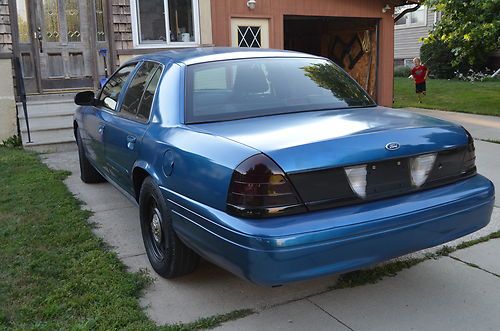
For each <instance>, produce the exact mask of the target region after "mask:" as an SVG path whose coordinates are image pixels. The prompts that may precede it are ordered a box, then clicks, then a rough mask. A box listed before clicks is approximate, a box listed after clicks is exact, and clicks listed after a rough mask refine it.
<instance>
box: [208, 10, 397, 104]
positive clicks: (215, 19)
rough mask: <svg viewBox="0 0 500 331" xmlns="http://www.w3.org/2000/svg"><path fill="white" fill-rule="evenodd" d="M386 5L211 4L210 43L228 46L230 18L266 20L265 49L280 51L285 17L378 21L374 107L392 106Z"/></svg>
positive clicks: (389, 23) (391, 48) (390, 20)
mask: <svg viewBox="0 0 500 331" xmlns="http://www.w3.org/2000/svg"><path fill="white" fill-rule="evenodd" d="M386 3H388V1H382V0H373V1H366V0H349V1H346V0H309V1H302V0H258V1H257V6H256V8H255V9H254V10H250V9H248V8H247V6H246V1H234V0H212V29H213V42H214V44H215V45H216V46H228V45H231V31H230V26H231V25H230V22H231V18H240V17H243V18H252V17H253V18H267V19H269V34H270V36H269V45H270V47H271V48H277V49H283V48H284V31H283V30H284V29H283V22H284V16H285V15H305V16H331V17H353V18H356V17H358V18H359V17H363V18H376V19H379V20H380V21H379V22H380V24H379V38H380V39H379V63H378V66H379V67H378V68H379V70H378V84H377V86H378V88H377V91H378V95H377V100H378V103H379V104H381V105H384V106H391V105H392V93H393V92H392V90H393V78H392V76H393V61H394V58H393V56H394V44H393V42H394V19H393V17H392V14H393V12H392V11H388V12H386V13H383V12H382V8H383V7H384V5H385V4H386Z"/></svg>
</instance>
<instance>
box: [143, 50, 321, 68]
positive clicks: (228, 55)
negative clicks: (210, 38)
mask: <svg viewBox="0 0 500 331" xmlns="http://www.w3.org/2000/svg"><path fill="white" fill-rule="evenodd" d="M263 57H300V58H311V57H313V58H318V56H315V55H311V54H305V53H300V52H294V51H285V50H276V49H269V48H238V47H198V48H183V49H176V50H168V51H162V52H157V53H151V54H147V55H142V56H140V57H137V58H135V59H134V60H146V61H147V60H151V61H157V62H160V63H163V64H167V63H169V62H174V63H182V64H185V65H190V64H196V63H204V62H213V61H222V60H233V59H244V58H263Z"/></svg>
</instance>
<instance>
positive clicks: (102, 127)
mask: <svg viewBox="0 0 500 331" xmlns="http://www.w3.org/2000/svg"><path fill="white" fill-rule="evenodd" d="M104 128H105V126H104V125H102V124H101V125H99V127H98V128H97V132H99V134H103V133H104Z"/></svg>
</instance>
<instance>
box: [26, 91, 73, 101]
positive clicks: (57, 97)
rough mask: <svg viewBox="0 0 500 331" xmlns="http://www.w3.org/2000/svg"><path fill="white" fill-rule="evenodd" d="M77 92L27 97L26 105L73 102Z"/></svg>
mask: <svg viewBox="0 0 500 331" xmlns="http://www.w3.org/2000/svg"><path fill="white" fill-rule="evenodd" d="M76 93H77V92H70V93H49V94H38V95H28V96H27V98H26V100H27V101H28V103H47V102H55V103H57V102H73V100H74V99H75V95H76Z"/></svg>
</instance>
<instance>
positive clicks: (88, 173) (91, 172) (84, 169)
mask: <svg viewBox="0 0 500 331" xmlns="http://www.w3.org/2000/svg"><path fill="white" fill-rule="evenodd" d="M76 144H77V145H78V158H79V159H80V179H81V180H82V182H84V183H87V184H94V183H102V182H104V181H106V180H105V179H104V177H102V176H101V174H100V173H99V172H98V171H97V170H95V168H94V166H93V165H92V164H91V163H90V162H89V160H88V159H87V155H85V150H84V149H83V144H82V137H81V136H80V132H79V131H78V128H77V129H76Z"/></svg>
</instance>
